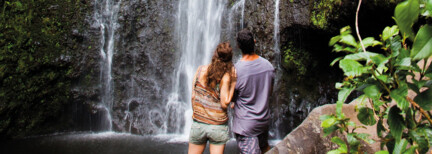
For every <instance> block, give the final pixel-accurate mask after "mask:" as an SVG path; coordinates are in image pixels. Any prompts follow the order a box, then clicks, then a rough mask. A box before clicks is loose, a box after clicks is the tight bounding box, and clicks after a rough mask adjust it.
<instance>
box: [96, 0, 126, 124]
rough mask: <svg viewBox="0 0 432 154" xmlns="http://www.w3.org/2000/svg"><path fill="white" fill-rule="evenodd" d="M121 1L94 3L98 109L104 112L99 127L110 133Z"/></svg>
mask: <svg viewBox="0 0 432 154" xmlns="http://www.w3.org/2000/svg"><path fill="white" fill-rule="evenodd" d="M120 3H121V0H118V1H115V0H96V1H95V5H94V6H95V14H94V19H95V21H96V23H95V24H97V25H100V31H101V38H100V43H101V48H100V55H101V61H100V83H101V93H102V94H101V98H102V100H101V102H100V103H99V105H98V108H100V109H101V110H104V113H105V116H104V117H102V119H101V124H100V127H101V129H103V130H108V131H112V118H111V111H112V106H113V101H114V97H113V89H114V88H113V80H112V73H111V70H112V58H113V54H114V51H115V46H114V43H115V42H114V39H115V38H114V37H115V32H116V30H117V28H118V27H119V24H118V23H117V16H118V11H119V7H120Z"/></svg>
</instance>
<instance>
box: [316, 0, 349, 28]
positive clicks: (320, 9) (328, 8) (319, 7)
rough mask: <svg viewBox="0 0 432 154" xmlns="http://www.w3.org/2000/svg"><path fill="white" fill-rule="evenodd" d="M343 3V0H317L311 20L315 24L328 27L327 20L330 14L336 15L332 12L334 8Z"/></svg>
mask: <svg viewBox="0 0 432 154" xmlns="http://www.w3.org/2000/svg"><path fill="white" fill-rule="evenodd" d="M341 3H342V1H341V0H321V1H315V2H314V4H313V11H312V15H311V22H312V24H313V25H315V26H317V27H319V28H322V29H326V28H327V26H328V25H327V20H328V18H329V17H330V16H332V15H334V13H332V12H333V11H334V8H337V7H338V5H340V4H341Z"/></svg>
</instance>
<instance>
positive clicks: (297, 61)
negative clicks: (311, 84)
mask: <svg viewBox="0 0 432 154" xmlns="http://www.w3.org/2000/svg"><path fill="white" fill-rule="evenodd" d="M283 53H284V55H283V57H284V61H283V62H284V63H283V65H284V66H285V67H286V68H291V69H294V70H295V71H296V72H297V74H298V76H299V77H301V76H304V75H306V73H307V71H308V66H309V65H310V61H311V60H310V59H311V55H310V53H309V52H307V51H306V50H304V49H299V48H295V47H294V46H293V45H292V44H289V45H288V46H286V47H284V48H283Z"/></svg>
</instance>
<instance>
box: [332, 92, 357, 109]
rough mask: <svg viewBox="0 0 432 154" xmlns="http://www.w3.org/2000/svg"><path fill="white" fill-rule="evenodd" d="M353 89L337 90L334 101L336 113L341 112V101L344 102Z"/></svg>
mask: <svg viewBox="0 0 432 154" xmlns="http://www.w3.org/2000/svg"><path fill="white" fill-rule="evenodd" d="M353 90H354V88H343V89H341V90H339V93H338V101H337V102H336V114H337V115H341V114H342V106H343V103H345V100H346V99H347V98H348V96H349V95H350V94H351V92H352V91H353Z"/></svg>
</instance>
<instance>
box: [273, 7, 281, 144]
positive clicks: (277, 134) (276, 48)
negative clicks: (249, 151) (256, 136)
mask: <svg viewBox="0 0 432 154" xmlns="http://www.w3.org/2000/svg"><path fill="white" fill-rule="evenodd" d="M273 25H274V31H273V41H274V46H273V50H274V53H275V59H274V61H275V65H276V67H275V68H276V72H277V73H276V78H275V83H276V84H277V83H278V81H279V79H280V76H281V69H280V61H281V58H280V57H281V56H280V47H279V0H275V11H274V21H273ZM273 91H274V92H275V93H277V92H278V91H277V86H275V87H274V90H273ZM274 95H275V94H274ZM274 100H275V103H276V108H275V111H274V112H276V113H275V114H274V115H275V116H276V117H275V118H274V121H275V122H274V123H273V125H274V127H273V128H274V131H273V133H274V134H273V136H274V137H275V138H276V139H280V138H281V134H280V132H279V130H278V129H277V127H276V126H277V125H279V124H281V121H280V120H279V119H280V117H279V116H280V113H279V106H280V105H279V100H278V98H277V97H275V98H274Z"/></svg>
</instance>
